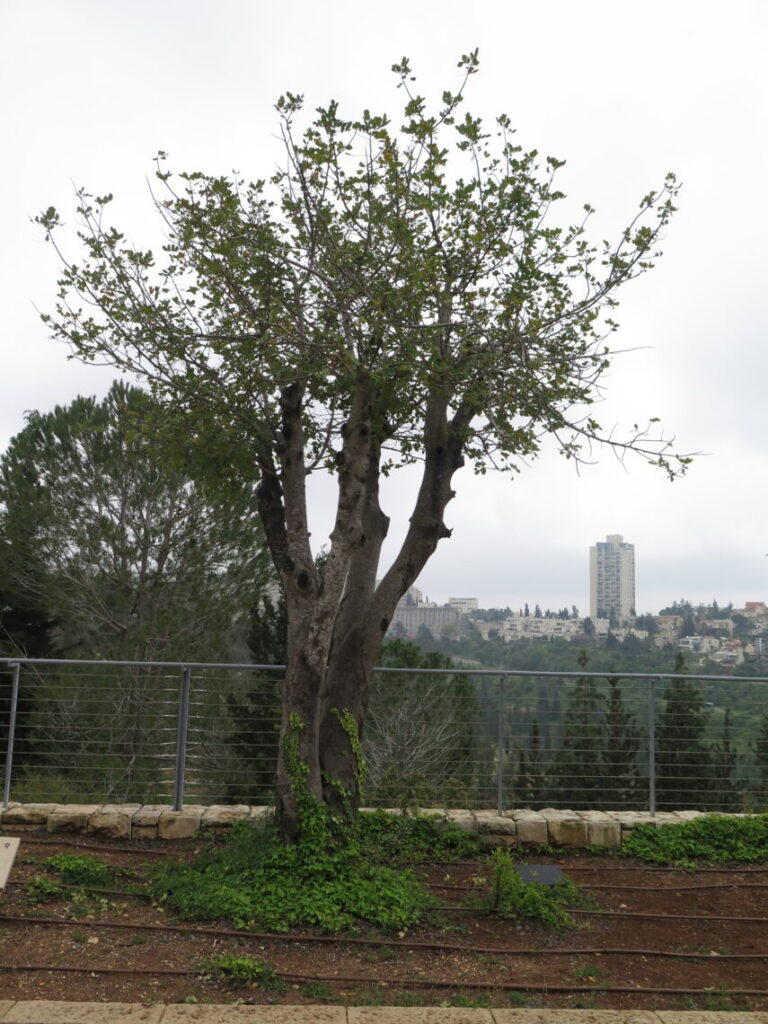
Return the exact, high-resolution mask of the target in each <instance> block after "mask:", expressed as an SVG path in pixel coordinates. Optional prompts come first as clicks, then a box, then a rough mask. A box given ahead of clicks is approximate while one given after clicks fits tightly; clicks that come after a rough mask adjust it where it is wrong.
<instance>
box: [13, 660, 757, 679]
mask: <svg viewBox="0 0 768 1024" xmlns="http://www.w3.org/2000/svg"><path fill="white" fill-rule="evenodd" d="M15 665H22V666H23V665H42V666H45V665H82V666H85V667H100V668H109V667H114V668H128V667H132V668H167V669H176V671H180V670H182V669H185V668H189V669H193V668H212V669H225V670H232V671H236V670H238V671H248V672H254V671H260V672H284V671H285V670H286V666H285V665H255V664H252V663H250V662H226V661H100V660H89V659H82V658H0V668H2V667H5V668H13V667H14V666H15ZM374 672H386V673H399V674H400V675H402V674H403V673H404V672H407V673H408V675H422V676H426V675H433V676H456V675H462V676H527V677H529V678H530V677H531V676H535V677H536V678H552V679H581V678H584V677H585V676H588V677H589V678H591V679H656V680H659V679H703V680H711V681H712V682H730V681H732V680H739V681H741V682H749V683H768V676H740V675H736V674H732V675H709V674H706V675H699V674H696V673H693V672H624V671H621V670H618V671H614V672H592V671H590V670H589V669H580V670H577V671H558V670H552V669H547V670H543V669H532V668H465V667H462V666H461V665H453V666H452V667H451V668H410V667H407V668H406V667H397V666H390V665H386V666H384V665H380V666H376V667H375V668H374Z"/></svg>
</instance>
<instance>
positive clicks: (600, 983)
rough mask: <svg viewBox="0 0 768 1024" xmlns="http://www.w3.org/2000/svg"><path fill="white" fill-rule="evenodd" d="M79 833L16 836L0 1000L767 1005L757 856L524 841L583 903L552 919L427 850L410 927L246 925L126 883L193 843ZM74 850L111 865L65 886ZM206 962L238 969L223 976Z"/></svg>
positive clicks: (767, 893) (531, 856)
mask: <svg viewBox="0 0 768 1024" xmlns="http://www.w3.org/2000/svg"><path fill="white" fill-rule="evenodd" d="M72 844H73V841H72V840H70V841H67V840H64V839H62V838H60V837H56V836H52V837H48V836H44V835H40V834H24V835H23V836H22V844H21V847H20V851H19V855H18V858H17V861H16V864H15V866H14V869H13V871H12V873H11V879H10V882H9V886H8V888H7V890H6V892H5V893H4V894H3V895H2V905H1V906H0V917H1V918H2V919H3V920H2V929H1V932H0V935H1V937H0V969H1V970H2V979H1V980H0V988H1V989H2V992H3V997H4V998H7V999H15V1000H26V999H43V998H44V999H66V1000H99V1001H100V1000H108V1001H125V1002H153V1001H160V1002H185V1001H186V1002H200V1003H203V1002H213V1003H222V1002H234V1001H236V1000H241V1001H243V1002H246V1003H319V1002H329V1003H331V1002H341V1003H348V1004H351V1005H366V1004H367V1005H371V1004H383V1005H389V1004H397V1005H419V1004H427V1005H429V1004H432V1005H478V1006H484V1005H493V1006H506V1005H511V1006H571V1007H578V1006H586V1007H613V1008H629V1007H637V1008H652V1007H653V1008H665V1007H669V1008H676V1007H679V1008H702V1009H728V1008H733V1007H736V1006H738V1007H743V1008H753V1009H768V992H765V990H768V983H766V981H765V977H766V972H765V966H766V962H768V941H766V939H765V935H766V924H767V923H768V863H753V864H748V865H745V864H741V865H729V866H721V865H718V866H717V867H716V868H713V867H711V866H709V867H697V868H686V869H679V868H670V867H662V866H653V865H649V864H648V863H642V862H640V861H635V860H630V859H627V858H625V857H617V856H604V855H601V856H595V855H590V854H586V853H581V854H579V853H575V852H566V853H562V854H561V853H554V852H551V851H550V852H546V853H532V852H530V851H528V852H527V853H525V854H524V855H523V854H520V858H519V859H520V860H521V862H522V861H523V860H525V861H527V862H529V863H533V862H534V861H535V862H536V863H549V864H558V865H559V866H560V867H561V868H562V870H563V872H564V874H565V876H566V877H567V878H569V879H570V880H571V881H573V882H575V883H576V884H577V885H578V886H579V887H580V888H581V889H582V892H583V894H584V895H585V896H587V897H589V899H591V901H592V905H591V906H590V907H586V908H585V907H581V908H577V909H576V910H574V911H573V914H572V916H573V920H574V921H575V927H572V928H568V929H565V930H554V931H553V930H551V929H547V928H546V927H544V926H543V925H542V924H539V923H536V922H534V921H531V920H528V919H523V918H518V919H515V918H512V919H509V920H505V919H501V918H500V917H498V916H496V915H494V914H492V913H489V912H488V911H487V910H483V909H481V908H479V907H478V906H476V904H478V903H479V902H482V901H483V900H486V902H487V898H488V892H489V885H490V869H489V865H488V861H487V858H484V857H480V858H478V859H477V860H474V861H471V862H470V861H463V862H461V863H448V862H445V863H426V864H421V865H419V866H417V868H416V871H417V872H418V873H419V874H420V875H421V876H423V878H424V879H425V881H426V882H427V883H428V884H429V886H430V890H431V892H432V893H433V895H434V896H435V898H436V901H437V902H438V903H439V904H440V905H441V906H442V907H443V908H444V909H442V910H440V911H437V912H433V913H430V914H429V915H428V916H427V918H426V919H425V921H424V922H422V923H420V924H418V925H417V926H414V927H411V928H409V929H407V930H406V929H403V930H401V931H400V932H398V933H396V934H389V935H385V934H384V933H382V932H376V931H374V930H373V929H371V928H360V929H357V930H356V931H354V932H353V933H348V934H345V935H343V936H330V935H327V934H321V933H320V932H318V931H314V932H313V931H312V930H311V929H302V930H301V931H300V932H299V931H292V932H291V933H289V934H280V935H267V934H264V933H261V934H257V935H247V934H244V933H243V932H242V931H237V930H235V929H233V928H232V927H231V923H230V922H228V921H226V920H220V921H207V922H199V923H198V922H191V921H181V920H179V919H178V918H177V917H175V915H174V913H173V912H172V911H170V910H169V909H168V908H167V907H166V906H163V905H162V904H161V905H153V904H152V903H151V902H150V901H149V900H148V899H146V898H144V897H142V896H138V895H127V893H128V892H129V891H130V890H131V889H133V888H139V889H141V887H142V881H143V879H144V877H145V875H146V872H147V869H148V867H147V866H149V865H152V864H156V863H158V862H160V861H162V862H164V863H167V862H168V861H169V860H174V859H176V858H179V859H181V860H187V859H192V858H193V857H194V856H195V855H196V853H198V852H199V851H200V849H201V843H200V841H189V840H186V841H180V842H179V843H177V844H175V845H174V846H173V848H172V853H170V854H169V847H168V845H167V844H162V843H157V842H145V843H140V842H130V841H129V842H123V843H121V844H116V843H115V842H112V843H107V842H105V841H99V840H97V839H89V838H88V837H84V838H83V839H80V840H77V844H78V845H77V846H75V845H72ZM83 853H86V854H88V855H93V856H95V857H96V858H97V859H98V861H99V862H101V863H103V864H105V865H107V866H108V868H109V877H110V881H109V884H108V885H101V886H91V887H90V889H84V888H79V887H78V886H76V885H74V886H73V885H69V884H64V882H63V879H62V873H61V871H58V870H56V869H55V868H54V867H53V866H52V865H51V862H50V861H49V858H50V857H52V856H54V857H55V856H56V855H59V856H61V855H64V857H65V860H64V861H59V862H58V863H59V864H61V863H63V864H65V865H66V864H67V863H71V862H70V861H67V860H66V858H68V857H72V856H81V855H82V854H83ZM515 856H517V855H516V854H515ZM36 879H37V881H35V880H36ZM40 879H43V880H46V879H47V880H48V882H49V886H48V888H49V891H48V892H46V891H45V890H46V884H45V881H43V882H41V881H40ZM30 886H31V887H32V888H31V890H30ZM56 886H59V888H60V890H61V891H59V892H57V891H56V889H55V887H56ZM95 888H99V889H101V890H102V891H98V892H97V891H93V890H94V889H95ZM103 890H109V891H103ZM222 957H224V959H221V958H222ZM227 957H229V959H226V958H227ZM254 962H258V963H261V964H262V965H265V966H264V967H263V969H262V971H261V973H258V972H256V973H254V971H253V969H252V964H253V963H254ZM216 963H218V964H220V965H221V964H229V974H230V975H234V976H235V977H234V978H233V977H229V978H227V977H225V976H221V975H219V974H217V971H216V969H215V967H214V966H213V965H215V964H216ZM249 964H250V965H251V967H250V968H249V966H248V965H249ZM249 971H250V973H251V975H252V977H250V978H246V979H244V980H243V979H242V978H241V980H238V975H242V974H243V973H245V974H248V973H249ZM273 971H274V974H273V973H272V972H273ZM742 993H743V994H742Z"/></svg>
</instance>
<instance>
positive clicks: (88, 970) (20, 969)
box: [0, 964, 768, 996]
mask: <svg viewBox="0 0 768 1024" xmlns="http://www.w3.org/2000/svg"><path fill="white" fill-rule="evenodd" d="M2 971H13V972H16V973H25V972H31V971H44V972H47V973H49V974H51V973H57V974H60V973H64V974H136V975H155V976H157V975H160V976H168V975H176V976H187V977H189V976H190V975H201V974H204V973H205V971H204V970H201V969H200V968H196V969H195V968H190V967H187V968H174V967H156V968H149V967H51V966H50V965H48V964H0V972H2ZM276 977H278V978H281V979H282V980H283V981H304V982H311V981H322V982H327V983H330V984H339V983H341V984H350V983H351V984H356V985H366V986H371V985H378V986H381V985H386V986H387V987H388V988H390V987H392V986H399V987H401V988H440V989H452V990H457V989H475V990H482V991H485V992H494V991H496V992H542V993H549V992H592V993H594V994H597V993H601V994H604V995H613V994H615V993H620V992H632V993H635V994H637V993H640V994H641V995H643V994H645V995H686V996H712V995H713V993H715V994H716V989H714V988H654V987H651V986H645V985H610V986H601V987H596V986H595V985H548V984H546V983H543V984H530V983H528V982H504V981H499V982H491V981H455V980H454V981H441V980H440V979H436V978H387V979H386V981H383V982H382V981H377V980H376V979H375V978H370V977H365V976H360V975H355V974H351V975H338V974H294V973H293V972H291V973H288V972H286V973H284V974H283V973H280V972H276ZM728 995H729V996H768V989H765V988H729V989H728Z"/></svg>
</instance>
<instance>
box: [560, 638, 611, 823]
mask: <svg viewBox="0 0 768 1024" xmlns="http://www.w3.org/2000/svg"><path fill="white" fill-rule="evenodd" d="M586 662H587V658H586V655H585V654H584V652H582V653H581V654H580V655H579V664H580V666H582V667H584V666H585V665H586ZM604 703H605V702H604V698H603V696H602V695H601V694H600V692H599V691H598V689H597V686H596V684H595V680H594V679H592V678H590V677H589V676H581V677H580V678H579V679H577V680H576V688H575V690H574V691H573V693H572V694H571V695H570V698H569V700H568V706H567V707H566V710H565V721H564V724H563V738H562V742H561V745H560V749H559V750H558V752H557V756H556V757H555V772H554V774H555V792H556V795H557V799H558V801H559V802H561V803H565V804H568V805H570V806H572V807H577V808H579V809H580V810H586V809H588V808H591V807H599V806H601V804H602V803H603V792H602V790H603V778H602V764H601V753H602V749H603V737H602V731H603V710H604Z"/></svg>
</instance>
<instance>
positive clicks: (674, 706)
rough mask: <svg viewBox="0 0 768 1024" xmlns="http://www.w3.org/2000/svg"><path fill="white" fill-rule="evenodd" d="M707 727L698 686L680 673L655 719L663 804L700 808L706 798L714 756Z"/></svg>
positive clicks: (659, 793) (659, 797)
mask: <svg viewBox="0 0 768 1024" xmlns="http://www.w3.org/2000/svg"><path fill="white" fill-rule="evenodd" d="M675 667H676V671H679V669H678V666H677V665H676V666H675ZM705 731H706V711H705V708H704V702H703V700H702V698H701V694H700V693H699V691H698V690H697V689H696V686H695V685H694V684H693V683H692V682H691V681H690V680H688V679H685V678H683V677H681V676H678V677H676V678H674V679H672V680H671V681H670V683H669V685H668V686H667V691H666V693H665V695H664V707H663V709H662V711H661V712H660V714H659V715H658V718H657V723H656V795H657V800H658V804H659V806H660V807H664V808H667V809H670V808H675V809H677V810H681V809H683V808H698V807H700V806H701V805H702V804H703V803H704V802H705V801H706V800H707V797H708V791H709V786H710V781H711V760H710V751H709V748H708V747H707V744H706V743H705V741H704V733H705Z"/></svg>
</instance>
